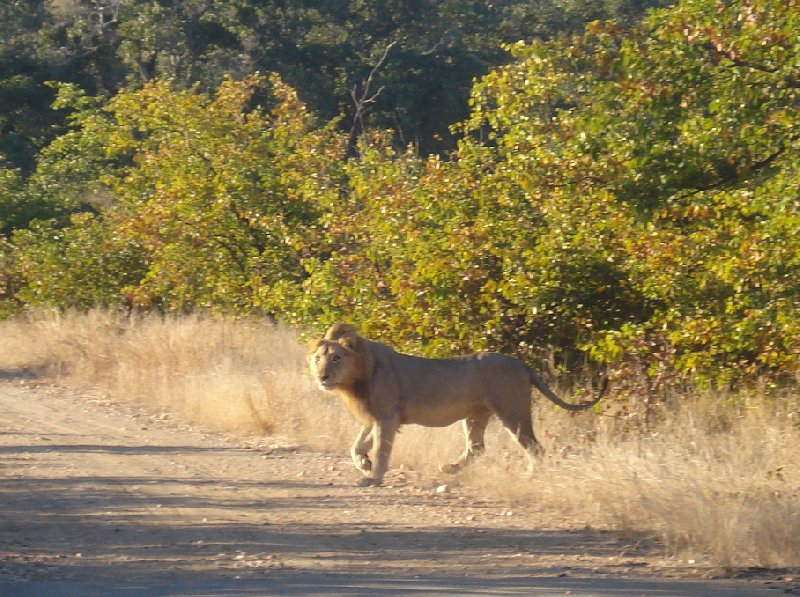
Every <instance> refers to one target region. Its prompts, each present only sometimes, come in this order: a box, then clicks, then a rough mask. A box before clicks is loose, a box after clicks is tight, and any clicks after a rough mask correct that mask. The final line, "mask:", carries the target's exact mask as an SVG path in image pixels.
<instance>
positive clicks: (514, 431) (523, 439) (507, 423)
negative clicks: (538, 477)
mask: <svg viewBox="0 0 800 597" xmlns="http://www.w3.org/2000/svg"><path fill="white" fill-rule="evenodd" d="M497 416H498V418H499V419H500V422H501V423H502V424H503V427H505V428H506V431H508V433H509V434H510V435H511V437H513V438H514V441H516V442H517V444H519V446H520V447H521V448H522V449H523V450H524V451H525V455H526V456H527V458H528V470H533V468H534V462H535V461H534V457H536V456H541V455H542V454H543V453H544V448H542V444H540V443H539V441H538V440H537V439H536V436H535V435H534V434H533V424H532V423H531V414H530V410H528V412H526V413H522V412H519V413H514V414H513V416H509V413H501V412H498V413H497Z"/></svg>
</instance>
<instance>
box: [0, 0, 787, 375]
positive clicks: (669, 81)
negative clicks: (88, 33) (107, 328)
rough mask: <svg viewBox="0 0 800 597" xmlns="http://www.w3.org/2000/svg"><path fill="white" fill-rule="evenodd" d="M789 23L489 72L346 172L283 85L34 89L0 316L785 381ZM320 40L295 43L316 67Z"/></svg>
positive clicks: (712, 8) (376, 13) (336, 134)
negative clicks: (82, 317) (25, 172)
mask: <svg viewBox="0 0 800 597" xmlns="http://www.w3.org/2000/svg"><path fill="white" fill-rule="evenodd" d="M445 4H448V6H450V8H451V9H452V10H456V8H457V7H456V4H457V3H453V4H449V3H445ZM576 5H577V3H576ZM153 6H155V4H153ZM191 6H194V4H190V3H187V4H186V7H187V10H188V8H189V7H191ZM232 6H236V7H237V8H236V9H237V10H245V7H244V6H243V5H239V4H236V3H232ZM286 6H289V5H288V4H287V5H286ZM292 6H294V7H295V8H296V9H297V11H298V12H297V14H298V15H299V14H300V13H302V14H303V15H305V16H304V18H308V19H312V21H313V18H312V16H313V15H316V16H315V17H314V18H317V17H319V15H321V14H323V13H322V12H320V11H326V10H328V11H333V10H334V8H335V7H334V5H332V4H331V5H329V4H325V3H323V4H322V5H315V6H314V7H305V6H304V7H303V10H300V7H299V5H298V6H295V5H292ZM498 6H499V7H501V8H498V10H501V9H502V10H503V11H506V10H507V11H509V12H506V13H504V14H512V13H514V10H517V9H520V6H519V5H517V4H514V3H508V4H499V5H498ZM420 7H421V8H420V10H422V8H425V9H426V10H428V9H430V10H433V9H432V8H431V7H428V6H427V5H424V6H423V5H422V4H420ZM362 8H363V14H361V15H360V16H361V17H362V18H364V19H373V20H374V21H375V23H377V22H381V23H384V26H385V28H387V30H391V31H392V32H394V33H397V32H398V31H400V30H401V29H402V27H400V24H398V23H394V22H393V21H392V20H391V18H390V17H391V16H392V15H393V14H396V12H392V11H391V10H389V11H388V12H381V11H380V10H379V7H378V6H377V5H375V6H372V5H367V4H365V5H363V7H362ZM512 9H513V10H512ZM264 10H266V8H264ZM285 10H286V11H288V10H289V8H285ZM303 11H305V12H303ZM370 11H372V12H370ZM247 14H249V15H250V16H249V17H248V18H247V20H248V21H249V22H251V23H256V22H261V21H260V19H264V18H266V17H265V16H264V14H266V13H264V14H261V13H259V14H255V13H247ZM287 14H288V13H287ZM799 15H800V10H798V4H797V2H796V0H789V1H788V2H787V0H728V1H725V2H721V1H717V0H714V1H712V0H683V1H682V2H681V3H679V4H678V5H676V6H674V7H672V8H666V9H662V10H658V11H655V12H653V13H651V14H650V16H649V17H648V18H647V19H646V20H645V21H644V23H642V24H641V25H636V26H626V27H620V26H618V24H614V23H611V22H606V23H601V22H595V23H592V24H591V25H589V26H588V27H586V29H585V30H584V31H583V32H582V33H580V34H579V35H574V36H570V37H562V38H560V39H556V40H549V41H534V42H530V43H524V42H520V43H514V44H511V45H509V46H506V49H507V51H508V52H509V56H510V58H509V59H508V60H507V61H505V63H504V64H503V65H502V66H499V67H497V68H494V69H493V70H491V72H489V73H488V74H487V75H486V76H485V77H483V78H482V79H481V80H479V81H477V82H476V84H475V85H474V86H473V88H472V91H471V96H470V98H471V99H470V103H469V113H468V114H466V116H465V117H464V118H463V120H462V121H461V122H460V123H458V124H457V125H455V126H454V127H453V128H452V131H451V134H452V136H453V138H458V139H459V141H458V144H457V146H456V149H455V151H453V152H452V154H450V155H448V156H443V155H436V154H433V155H421V154H420V153H419V152H418V151H415V150H414V147H413V146H412V147H410V148H409V149H408V150H403V149H400V148H398V145H397V143H396V138H397V129H395V131H387V130H380V129H376V128H373V127H370V126H369V125H368V124H367V126H366V127H365V134H364V136H363V137H362V138H361V140H360V145H359V150H358V152H357V155H356V156H355V157H353V155H352V153H349V152H348V144H349V141H350V139H349V138H348V134H347V127H341V126H340V124H341V121H337V120H336V119H333V120H330V121H328V122H327V124H323V123H322V122H321V120H322V121H324V120H325V119H324V118H323V119H321V120H320V119H319V115H317V116H315V115H314V111H312V110H310V109H308V108H307V107H306V105H305V104H304V103H303V102H301V101H300V99H299V96H298V93H297V92H296V91H295V89H294V87H293V86H290V85H288V84H287V83H285V82H284V79H283V78H277V77H273V78H272V79H270V81H269V83H266V82H265V80H264V79H261V78H259V77H249V78H244V79H243V80H241V81H238V82H236V81H234V80H231V79H228V80H223V81H221V82H218V83H217V84H215V85H214V87H213V91H210V92H209V91H207V90H206V88H205V87H204V86H196V87H190V88H186V87H185V86H184V85H182V84H181V82H180V81H179V80H177V79H176V80H173V81H172V82H169V83H168V82H165V81H163V80H160V79H153V80H150V81H149V82H147V83H146V84H144V85H143V86H142V87H140V88H137V89H131V90H127V91H122V92H120V93H118V94H116V95H115V96H114V97H113V98H110V99H109V100H107V101H106V100H102V99H97V98H93V97H91V96H89V95H86V94H82V93H81V92H80V91H79V90H78V89H77V88H76V87H75V86H72V87H69V86H67V87H62V89H61V92H60V96H59V98H60V99H59V101H58V103H57V104H56V106H57V107H59V108H63V107H67V106H69V107H70V110H71V111H72V114H73V115H72V117H71V120H70V122H69V125H70V129H69V130H68V131H67V132H65V133H64V134H63V135H61V136H60V137H59V138H57V139H56V140H54V141H53V142H52V143H51V144H49V145H48V147H47V148H45V149H44V150H43V151H42V152H41V153H40V155H39V160H38V166H37V169H36V171H35V173H34V174H33V175H32V176H31V177H30V178H28V179H25V177H23V176H21V175H20V174H19V172H16V171H12V170H7V171H4V173H3V175H2V177H0V191H1V193H0V222H2V223H3V226H4V233H5V234H6V240H5V241H4V243H3V244H2V245H0V257H2V260H0V267H2V268H3V272H2V274H0V294H2V295H3V296H0V298H5V301H6V302H5V303H4V304H6V305H12V306H13V305H14V304H18V303H24V304H31V305H58V306H67V305H75V306H88V305H91V304H109V305H115V304H126V305H128V306H129V307H136V308H143V309H161V310H186V309H197V308H204V309H212V310H216V311H219V312H224V313H234V314H249V313H264V312H267V313H271V314H273V315H274V316H275V317H277V318H279V319H282V320H285V321H289V322H292V323H294V324H298V325H301V326H303V327H306V328H309V327H323V326H324V325H326V324H328V323H330V322H332V321H335V320H339V319H346V320H350V321H354V322H356V323H359V324H360V325H361V326H362V328H363V329H364V330H365V332H367V333H368V334H370V335H371V336H373V337H376V338H381V339H384V340H387V341H390V342H392V343H393V344H395V345H397V346H399V347H405V348H411V349H412V350H415V351H420V350H422V351H425V352H427V353H429V354H434V355H435V354H449V353H452V352H460V351H463V350H467V349H472V350H474V349H496V350H502V351H505V352H511V353H514V352H516V353H518V354H521V355H522V356H524V357H525V358H526V359H541V358H545V357H547V356H548V355H551V354H552V355H555V357H556V360H557V364H558V365H563V366H565V367H569V368H571V367H573V366H574V365H576V364H578V363H580V362H581V361H582V360H585V358H586V356H585V354H586V353H587V352H588V354H589V355H591V357H592V358H593V359H596V360H600V361H605V362H608V363H611V364H613V366H614V367H616V368H617V369H618V371H619V374H620V375H622V376H627V378H633V377H635V376H636V375H641V376H643V377H644V378H645V379H647V384H648V385H649V387H650V389H653V390H661V389H663V388H664V387H665V386H666V385H668V384H672V383H683V382H685V381H699V382H702V383H713V384H725V383H733V382H736V381H740V380H745V379H763V378H764V377H766V378H768V379H770V380H778V379H789V378H791V377H792V376H794V375H796V373H797V370H798V362H799V361H800V323H798V322H800V317H798V312H800V282H799V281H800V235H798V234H797V230H798V229H800V160H798V149H800V128H798V127H800V117H799V115H798V109H800V37H798V35H800V33H798V32H800V22H798V20H799V19H800V16H799ZM295 16H297V15H295ZM440 16H441V15H440ZM298 18H299V17H298ZM476 18H477V17H476ZM430 20H431V22H433V21H434V20H435V19H434V16H433V13H431V15H430ZM345 21H346V22H349V21H347V19H345ZM345 21H342V22H340V21H336V20H335V19H323V18H319V19H318V20H317V21H315V22H316V24H317V26H318V29H316V30H315V31H316V33H315V34H314V35H316V36H317V39H318V41H319V43H321V44H322V43H323V42H324V43H327V44H333V45H336V43H339V42H341V40H342V39H344V38H343V37H342V35H343V34H342V33H341V32H340V31H339V29H338V27H339V26H340V25H341V24H342V23H343V22H345ZM273 25H274V23H273ZM323 25H325V26H323ZM342 26H343V25H342ZM405 26H409V25H408V24H405ZM420 26H421V25H420ZM326 27H327V28H326ZM375 27H377V25H375ZM464 27H467V24H466V22H465V24H464ZM365 30H366V29H365ZM370 30H371V29H370ZM310 31H311V30H308V31H307V32H306V33H307V35H309V36H311V32H310ZM362 33H363V31H362ZM418 33H419V31H417V32H414V31H413V30H412V29H408V33H407V35H408V38H409V39H410V38H412V37H415V36H416V35H417V34H418ZM353 35H355V33H353ZM220 39H222V38H220ZM225 39H227V38H225ZM381 39H388V37H383V38H381ZM336 40H339V41H336ZM431 41H433V39H432V38H431V39H428V40H427V42H426V43H428V42H431ZM220 44H221V45H220V47H222V45H224V44H222V41H220ZM375 47H378V48H380V47H381V45H380V44H377V45H376V46H375ZM398 47H399V49H398V51H400V50H403V46H402V43H401V44H400V46H398ZM285 49H286V48H284V50H285ZM403 51H405V50H403ZM373 58H374V55H373ZM179 62H180V61H179ZM365 63H366V64H369V60H365ZM176 64H177V63H176ZM387 64H388V62H387ZM176 72H177V71H176ZM192 76H194V75H192ZM382 76H383V78H382V80H381V84H382V83H386V82H387V81H390V80H391V77H393V76H395V75H394V74H392V73H390V72H388V71H387V72H382ZM189 78H190V79H191V76H190V77H189ZM399 80H400V79H398V81H399ZM352 81H353V80H352V79H348V83H347V84H348V85H349V84H350V83H352ZM376 84H377V82H376ZM398 84H399V83H398ZM387 85H388V83H387ZM392 87H393V88H394V89H396V88H397V87H396V86H395V84H394V83H392ZM387 89H388V87H387ZM322 113H323V114H324V111H323V112H322ZM344 119H345V120H346V119H347V117H346V116H345V117H344ZM33 201H39V202H40V204H41V206H43V207H41V211H40V213H41V214H42V215H43V217H41V218H39V219H40V220H42V221H37V220H35V219H34V218H35V214H31V213H27V212H26V211H25V210H26V209H27V206H30V205H33V203H31V202H33ZM12 230H16V231H15V232H13V233H11V231H12ZM9 234H10V237H9V236H8V235H9ZM9 238H10V240H8V239H9Z"/></svg>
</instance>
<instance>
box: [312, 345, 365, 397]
mask: <svg viewBox="0 0 800 597" xmlns="http://www.w3.org/2000/svg"><path fill="white" fill-rule="evenodd" d="M311 348H312V350H311V352H310V353H309V355H308V365H309V368H310V369H311V374H312V375H313V376H314V379H315V380H316V381H317V385H319V387H320V389H322V390H326V391H332V390H335V389H336V388H338V387H340V386H343V385H347V384H348V383H350V382H351V381H352V380H353V379H354V378H355V376H356V373H357V371H356V362H355V361H356V358H355V355H354V353H353V351H352V350H351V349H349V348H347V347H345V346H343V345H342V344H341V343H339V342H331V341H329V340H320V341H318V342H316V343H315V345H313V346H312V347H311Z"/></svg>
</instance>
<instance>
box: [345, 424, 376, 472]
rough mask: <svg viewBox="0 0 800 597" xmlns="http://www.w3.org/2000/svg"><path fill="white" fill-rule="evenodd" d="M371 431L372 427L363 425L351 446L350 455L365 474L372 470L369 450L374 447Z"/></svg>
mask: <svg viewBox="0 0 800 597" xmlns="http://www.w3.org/2000/svg"><path fill="white" fill-rule="evenodd" d="M371 432H372V427H362V428H361V431H359V432H358V435H357V436H356V439H355V441H354V442H353V445H352V446H351V447H350V457H351V458H352V459H353V464H355V465H356V468H357V469H358V470H360V471H361V472H362V473H364V474H365V475H366V474H367V473H369V472H370V471H371V470H372V461H371V460H370V459H369V451H370V450H371V449H372V433H371Z"/></svg>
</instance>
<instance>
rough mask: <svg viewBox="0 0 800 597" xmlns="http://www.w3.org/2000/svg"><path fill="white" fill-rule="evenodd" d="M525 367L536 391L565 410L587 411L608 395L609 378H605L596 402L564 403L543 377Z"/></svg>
mask: <svg viewBox="0 0 800 597" xmlns="http://www.w3.org/2000/svg"><path fill="white" fill-rule="evenodd" d="M525 367H526V369H527V370H528V376H529V377H530V380H531V383H532V384H533V385H534V386H536V389H538V390H539V391H540V392H541V393H542V394H544V395H545V396H546V397H547V398H549V399H550V400H551V401H552V402H553V403H554V404H557V405H558V406H560V407H561V408H563V409H564V410H569V411H579V410H586V409H587V408H591V407H593V406H594V405H595V404H597V403H598V402H600V401H601V400H602V399H603V396H605V393H606V389H607V388H608V377H604V378H603V383H602V385H601V386H600V392H598V394H597V398H595V399H594V400H590V401H588V402H581V403H580V404H570V403H569V402H564V401H563V400H562V399H561V398H559V397H558V396H556V393H555V392H553V390H551V389H550V387H549V386H548V385H547V384H546V383H545V381H544V380H543V379H542V378H541V377H539V375H538V374H537V373H536V371H534V370H533V369H531V368H530V367H528V366H527V365H525Z"/></svg>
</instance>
